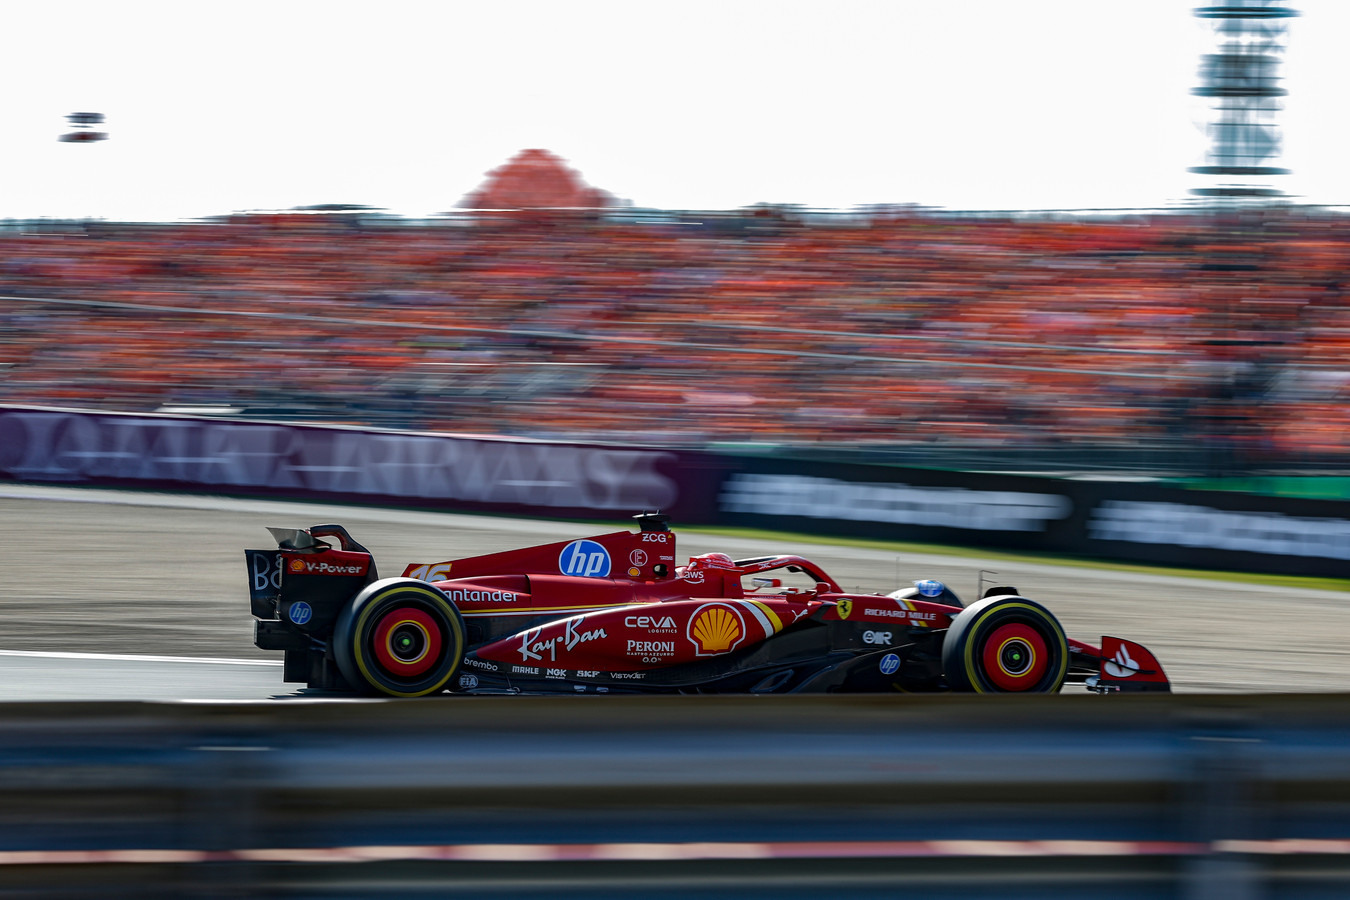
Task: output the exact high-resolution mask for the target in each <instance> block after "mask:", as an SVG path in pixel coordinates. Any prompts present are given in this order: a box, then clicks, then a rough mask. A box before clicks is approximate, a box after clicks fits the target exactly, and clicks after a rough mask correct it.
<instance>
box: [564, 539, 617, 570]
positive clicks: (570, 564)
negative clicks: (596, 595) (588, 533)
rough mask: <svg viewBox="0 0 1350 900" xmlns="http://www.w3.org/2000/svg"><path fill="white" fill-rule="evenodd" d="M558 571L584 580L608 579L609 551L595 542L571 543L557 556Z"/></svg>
mask: <svg viewBox="0 0 1350 900" xmlns="http://www.w3.org/2000/svg"><path fill="white" fill-rule="evenodd" d="M558 571H559V572H561V573H563V574H564V575H581V576H584V577H586V578H608V577H609V551H608V550H606V549H605V548H604V547H603V546H601V545H600V544H597V543H596V542H595V541H573V542H572V543H570V544H568V545H567V546H566V547H564V548H563V549H562V553H559V554H558Z"/></svg>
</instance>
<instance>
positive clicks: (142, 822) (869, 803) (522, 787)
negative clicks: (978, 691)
mask: <svg viewBox="0 0 1350 900" xmlns="http://www.w3.org/2000/svg"><path fill="white" fill-rule="evenodd" d="M1348 712H1350V696H1342V695H1320V696H1313V695H1309V696H1276V697H1233V696H1204V697H1186V696H1171V697H1121V696H1116V697H1105V698H1100V697H1091V696H1088V697H1068V696H1064V697H1013V698H1008V697H1003V698H984V697H908V696H894V697H875V696H873V697H842V696H824V697H757V698H744V697H741V698H720V697H671V698H652V697H646V698H624V697H618V696H611V697H557V698H524V697H518V698H505V697H503V698H464V697H458V698H455V697H447V698H442V699H437V700H419V701H395V702H379V701H370V702H365V701H347V702H333V701H329V702H322V701H320V702H314V701H304V700H297V701H293V702H271V703H265V704H238V705H217V704H200V705H190V704H177V705H158V704H135V703H126V704H85V703H77V704H56V705H52V704H35V703H29V704H7V705H4V706H0V721H2V722H3V727H0V762H2V764H0V787H2V788H3V790H0V894H4V895H6V896H10V895H16V894H17V895H23V896H61V897H84V896H88V897H138V898H145V897H250V898H261V897H320V896H322V897H383V896H405V897H406V896H467V895H470V894H473V895H488V896H492V897H534V896H546V897H631V896H643V897H686V896H694V895H697V896H699V897H737V898H742V900H744V898H747V897H750V898H756V897H803V898H804V897H837V896H848V897H883V896H896V895H897V894H900V893H904V894H908V895H914V896H931V897H947V896H950V897H958V896H960V897H972V896H979V897H1041V896H1050V895H1051V894H1052V893H1053V894H1060V893H1063V892H1065V891H1068V890H1072V892H1073V893H1074V894H1075V895H1080V896H1092V897H1094V898H1113V897H1121V898H1125V897H1129V898H1131V900H1137V898H1139V897H1178V898H1223V900H1243V898H1258V897H1259V898H1285V897H1288V898H1303V897H1340V896H1345V895H1346V892H1347V891H1350V752H1348V751H1350V715H1347V713H1348Z"/></svg>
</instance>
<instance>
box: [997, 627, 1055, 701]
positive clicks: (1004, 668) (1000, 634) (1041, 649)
mask: <svg viewBox="0 0 1350 900" xmlns="http://www.w3.org/2000/svg"><path fill="white" fill-rule="evenodd" d="M981 655H982V657H983V660H982V661H983V663H984V675H985V677H986V678H988V679H989V681H990V683H991V684H993V685H994V686H995V687H997V688H999V689H1000V690H1004V691H1029V690H1031V689H1032V688H1034V687H1036V685H1037V684H1038V683H1040V680H1041V676H1043V675H1044V674H1045V670H1046V668H1047V667H1048V665H1049V663H1050V652H1049V648H1047V647H1046V645H1045V638H1043V637H1041V633H1040V632H1039V631H1037V630H1036V629H1034V628H1032V627H1031V626H1030V625H1023V624H1022V623H1020V622H1012V623H1009V624H1007V625H1002V626H999V627H998V628H995V629H994V631H993V633H992V634H990V635H989V637H988V638H986V639H985V641H984V652H983V653H982V654H981Z"/></svg>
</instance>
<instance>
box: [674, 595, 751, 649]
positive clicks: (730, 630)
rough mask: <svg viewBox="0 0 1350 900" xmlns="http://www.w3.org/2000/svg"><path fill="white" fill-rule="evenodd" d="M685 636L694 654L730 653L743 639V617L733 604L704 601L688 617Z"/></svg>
mask: <svg viewBox="0 0 1350 900" xmlns="http://www.w3.org/2000/svg"><path fill="white" fill-rule="evenodd" d="M687 636H688V638H689V641H690V643H692V644H693V645H694V654H695V655H696V656H716V655H717V654H719V653H730V652H731V651H732V650H734V649H736V646H737V645H738V644H740V642H741V641H743V640H745V619H743V618H742V617H741V614H740V611H739V610H737V609H736V608H735V607H734V606H729V605H727V604H725V603H705V604H704V605H703V606H700V607H699V608H698V609H696V610H694V614H693V615H692V616H690V617H689V632H688V635H687Z"/></svg>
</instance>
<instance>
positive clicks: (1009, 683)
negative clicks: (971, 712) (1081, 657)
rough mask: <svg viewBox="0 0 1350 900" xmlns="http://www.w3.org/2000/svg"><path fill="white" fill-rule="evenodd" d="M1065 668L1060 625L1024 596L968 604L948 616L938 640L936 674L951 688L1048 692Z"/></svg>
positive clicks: (1066, 654) (1065, 651)
mask: <svg viewBox="0 0 1350 900" xmlns="http://www.w3.org/2000/svg"><path fill="white" fill-rule="evenodd" d="M1068 667H1069V641H1068V638H1066V637H1065V636H1064V629H1063V628H1061V627H1060V624H1059V622H1058V621H1057V620H1056V619H1055V617H1054V616H1053V615H1051V614H1050V611H1049V610H1047V609H1046V608H1045V607H1043V606H1041V605H1040V604H1039V603H1035V602H1033V601H1031V600H1028V599H1027V598H1025V597H1012V596H1006V595H1004V596H997V597H988V598H986V599H984V600H981V601H979V602H978V603H974V604H971V605H970V606H968V607H966V608H965V609H963V610H962V611H961V612H960V614H959V615H957V617H956V618H955V619H954V620H952V625H951V628H949V629H948V630H947V637H946V638H945V639H944V640H943V642H942V672H943V674H944V675H945V676H946V677H947V684H948V685H949V686H950V687H951V689H952V690H953V691H974V692H975V693H978V694H1003V693H1026V694H1053V693H1056V692H1057V691H1058V690H1059V689H1060V687H1062V686H1063V684H1064V675H1065V673H1066V672H1067V671H1068Z"/></svg>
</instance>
